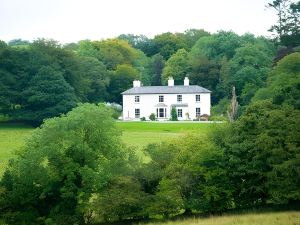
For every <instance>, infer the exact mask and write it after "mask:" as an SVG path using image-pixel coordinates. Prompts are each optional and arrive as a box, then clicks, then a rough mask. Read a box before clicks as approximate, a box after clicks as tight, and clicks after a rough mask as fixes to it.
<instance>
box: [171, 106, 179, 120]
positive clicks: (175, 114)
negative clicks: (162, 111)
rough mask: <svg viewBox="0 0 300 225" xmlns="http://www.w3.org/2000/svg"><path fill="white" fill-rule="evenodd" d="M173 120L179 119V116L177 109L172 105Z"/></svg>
mask: <svg viewBox="0 0 300 225" xmlns="http://www.w3.org/2000/svg"><path fill="white" fill-rule="evenodd" d="M171 120H172V121H177V120H178V118H177V110H176V108H175V107H172V109H171Z"/></svg>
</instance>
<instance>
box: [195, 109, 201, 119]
mask: <svg viewBox="0 0 300 225" xmlns="http://www.w3.org/2000/svg"><path fill="white" fill-rule="evenodd" d="M199 116H201V110H200V108H196V117H199Z"/></svg>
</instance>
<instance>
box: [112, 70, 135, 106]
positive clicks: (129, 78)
mask: <svg viewBox="0 0 300 225" xmlns="http://www.w3.org/2000/svg"><path fill="white" fill-rule="evenodd" d="M138 78H139V74H138V72H137V71H136V69H134V68H133V67H132V66H130V65H127V64H124V65H118V66H117V68H116V71H115V72H114V74H113V75H112V77H111V81H110V84H109V89H108V91H109V94H110V101H111V102H116V103H121V102H122V95H121V93H122V92H123V91H126V90H127V89H128V88H130V87H132V82H133V80H134V79H138Z"/></svg>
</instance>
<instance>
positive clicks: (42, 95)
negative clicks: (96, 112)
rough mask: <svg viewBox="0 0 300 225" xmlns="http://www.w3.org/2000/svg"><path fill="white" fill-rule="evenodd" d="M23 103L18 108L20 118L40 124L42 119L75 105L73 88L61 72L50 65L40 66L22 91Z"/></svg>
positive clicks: (64, 111)
mask: <svg viewBox="0 0 300 225" xmlns="http://www.w3.org/2000/svg"><path fill="white" fill-rule="evenodd" d="M22 96H23V98H24V104H23V105H22V107H21V109H20V110H19V112H18V113H19V115H20V118H22V120H25V121H29V122H31V123H33V124H40V123H41V122H42V121H43V119H46V118H50V117H54V116H58V115H60V114H62V113H66V112H68V111H69V110H70V109H72V108H73V107H75V106H76V96H75V94H74V90H73V88H72V87H71V86H70V85H69V84H68V83H67V82H66V81H65V80H64V78H63V75H62V73H60V72H59V71H58V70H56V69H55V68H52V67H50V66H44V67H42V68H41V69H40V70H39V71H38V73H37V74H36V75H35V76H34V77H33V78H32V79H31V81H30V82H29V84H28V87H27V88H26V89H25V90H24V91H23V92H22Z"/></svg>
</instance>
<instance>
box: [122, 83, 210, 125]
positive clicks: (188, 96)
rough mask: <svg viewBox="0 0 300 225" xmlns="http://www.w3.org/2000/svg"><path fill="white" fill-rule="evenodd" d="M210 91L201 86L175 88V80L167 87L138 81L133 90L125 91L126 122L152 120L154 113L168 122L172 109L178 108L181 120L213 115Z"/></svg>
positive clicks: (124, 116)
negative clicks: (143, 118) (143, 84)
mask: <svg viewBox="0 0 300 225" xmlns="http://www.w3.org/2000/svg"><path fill="white" fill-rule="evenodd" d="M210 94H211V91H209V90H207V89H205V88H203V87H200V86H198V85H189V79H188V78H187V77H186V78H185V79H184V85H174V80H173V78H172V77H170V78H169V80H168V86H141V82H140V81H139V80H135V81H133V88H131V89H129V90H127V91H124V92H123V93H122V95H123V120H140V118H142V117H145V118H146V120H149V116H150V114H151V113H154V114H155V115H156V118H157V119H158V120H169V119H170V117H171V109H172V108H173V107H175V108H176V112H177V117H178V120H193V119H197V118H199V117H200V116H201V115H203V114H207V115H210V107H211V105H210Z"/></svg>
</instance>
